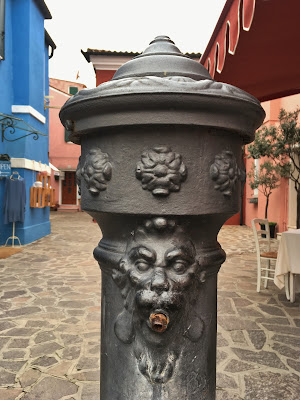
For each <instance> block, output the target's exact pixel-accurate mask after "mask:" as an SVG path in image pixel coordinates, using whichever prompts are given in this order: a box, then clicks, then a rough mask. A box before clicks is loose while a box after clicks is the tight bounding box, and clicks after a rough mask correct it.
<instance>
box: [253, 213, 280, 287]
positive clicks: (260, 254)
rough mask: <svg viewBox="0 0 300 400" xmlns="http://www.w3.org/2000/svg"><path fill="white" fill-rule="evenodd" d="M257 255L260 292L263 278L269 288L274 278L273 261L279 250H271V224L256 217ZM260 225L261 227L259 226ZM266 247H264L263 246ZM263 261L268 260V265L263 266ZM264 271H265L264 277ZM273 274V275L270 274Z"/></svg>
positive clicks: (254, 225)
mask: <svg viewBox="0 0 300 400" xmlns="http://www.w3.org/2000/svg"><path fill="white" fill-rule="evenodd" d="M251 225H252V229H253V233H254V239H255V246H256V256H257V289H256V290H257V292H260V284H261V279H264V280H265V281H264V287H265V288H267V286H268V280H274V273H275V264H274V267H272V265H271V262H272V261H275V262H276V259H277V251H271V241H270V226H269V221H268V220H267V219H260V218H255V219H253V220H252V221H251ZM258 226H259V229H257V227H258ZM263 247H264V248H263ZM262 261H266V265H267V266H266V267H265V268H264V267H262ZM262 271H265V274H264V276H263V277H262ZM269 273H272V274H273V277H270V276H269Z"/></svg>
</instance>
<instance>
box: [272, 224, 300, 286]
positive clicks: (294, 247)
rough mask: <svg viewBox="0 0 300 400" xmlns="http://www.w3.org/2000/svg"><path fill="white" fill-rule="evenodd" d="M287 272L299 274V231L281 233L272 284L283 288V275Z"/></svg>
mask: <svg viewBox="0 0 300 400" xmlns="http://www.w3.org/2000/svg"><path fill="white" fill-rule="evenodd" d="M288 272H292V273H293V274H300V229H292V230H290V231H287V232H283V233H282V235H281V240H280V243H279V249H278V256H277V261H276V267H275V277H274V283H275V285H276V286H278V287H279V289H282V288H283V287H284V275H285V274H287V273H288Z"/></svg>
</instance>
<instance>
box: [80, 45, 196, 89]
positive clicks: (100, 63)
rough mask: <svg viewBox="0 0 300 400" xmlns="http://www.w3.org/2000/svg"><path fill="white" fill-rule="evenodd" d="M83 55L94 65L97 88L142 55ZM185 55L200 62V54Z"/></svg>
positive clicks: (93, 51)
mask: <svg viewBox="0 0 300 400" xmlns="http://www.w3.org/2000/svg"><path fill="white" fill-rule="evenodd" d="M81 53H82V54H83V56H84V57H85V59H86V60H87V62H91V63H92V64H93V67H94V70H95V75H96V86H98V85H100V84H101V83H103V82H107V81H109V80H111V79H112V77H113V76H114V74H115V72H116V70H117V69H118V68H120V67H121V66H122V65H123V64H125V63H126V62H127V61H130V60H131V59H132V58H133V57H136V56H138V55H140V54H141V53H134V52H127V51H108V50H96V49H87V51H83V50H81ZM185 55H187V56H189V57H191V58H192V59H194V60H195V61H198V60H199V59H200V57H201V54H200V53H186V54H185Z"/></svg>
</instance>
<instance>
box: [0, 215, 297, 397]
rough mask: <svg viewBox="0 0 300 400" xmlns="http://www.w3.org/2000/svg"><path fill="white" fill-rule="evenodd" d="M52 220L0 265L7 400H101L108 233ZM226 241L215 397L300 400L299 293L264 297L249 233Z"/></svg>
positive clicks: (80, 222) (0, 380) (236, 231)
mask: <svg viewBox="0 0 300 400" xmlns="http://www.w3.org/2000/svg"><path fill="white" fill-rule="evenodd" d="M51 222H52V234H51V235H50V236H48V237H45V238H43V239H41V240H39V241H37V242H35V243H32V244H30V245H28V246H25V247H24V250H23V251H22V252H21V253H18V254H15V255H13V256H11V257H9V258H7V259H4V260H0V399H1V400H15V399H23V400H99V353H100V334H99V331H100V290H101V288H100V283H101V278H100V271H99V268H98V264H97V263H96V261H95V260H94V259H93V256H92V251H93V249H94V247H95V246H96V244H97V241H98V239H100V231H99V228H98V226H97V224H94V223H93V222H92V219H91V217H89V216H88V215H86V214H85V213H81V212H79V213H63V212H60V213H58V212H53V213H51ZM219 241H220V243H221V244H222V247H223V248H224V249H225V251H226V252H227V260H226V262H225V263H224V265H223V266H222V268H221V271H220V273H219V291H218V299H219V302H218V304H219V305H218V354H217V360H218V366H217V400H241V399H245V400H254V399H260V400H272V399H276V400H277V399H280V398H282V399H284V400H299V398H300V394H299V393H300V310H299V303H300V298H299V295H298V296H297V297H296V302H295V303H294V304H291V303H289V302H288V301H287V300H286V298H285V294H284V292H283V291H280V290H279V289H278V288H276V287H275V286H274V284H273V283H272V282H271V283H270V284H269V287H268V289H263V290H262V291H261V293H259V294H258V293H256V256H255V253H254V241H253V238H252V232H251V230H250V229H249V228H247V227H233V226H225V227H223V228H222V230H221V232H220V234H219ZM274 245H276V241H274ZM141 400H143V399H141Z"/></svg>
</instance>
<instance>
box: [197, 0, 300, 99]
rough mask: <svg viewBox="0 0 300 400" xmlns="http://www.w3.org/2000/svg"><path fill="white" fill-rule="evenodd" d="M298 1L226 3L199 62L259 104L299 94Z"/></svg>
mask: <svg viewBox="0 0 300 400" xmlns="http://www.w3.org/2000/svg"><path fill="white" fill-rule="evenodd" d="M299 15H300V0H228V1H227V2H226V4H225V6H224V9H223V11H222V13H221V15H220V18H219V20H218V22H217V25H216V27H215V30H214V32H213V34H212V36H211V39H210V41H209V43H208V45H207V47H206V49H205V51H204V53H203V55H202V57H201V60H200V62H201V63H202V64H203V65H204V66H205V67H206V68H207V69H208V70H209V72H210V74H211V76H212V77H213V78H214V79H215V80H217V81H222V82H226V83H230V84H233V85H235V86H238V87H240V88H241V89H244V90H246V91H247V92H249V93H251V94H253V95H254V96H256V97H257V98H259V99H260V100H261V101H263V100H270V99H273V98H277V97H282V96H287V95H289V94H295V93H299V92H300V68H299V67H300V51H299V43H300V30H299V26H298V25H299V22H298V20H299Z"/></svg>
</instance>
